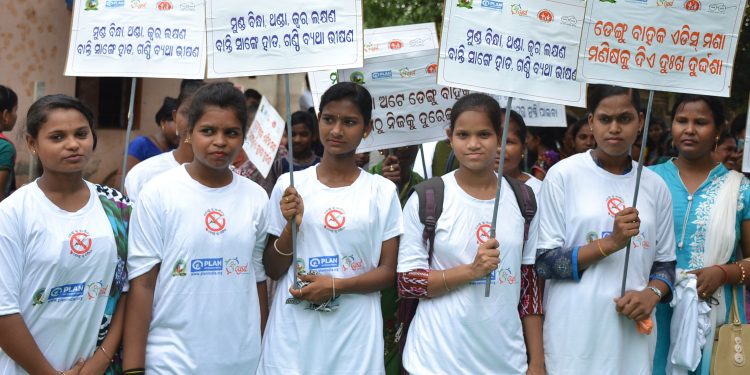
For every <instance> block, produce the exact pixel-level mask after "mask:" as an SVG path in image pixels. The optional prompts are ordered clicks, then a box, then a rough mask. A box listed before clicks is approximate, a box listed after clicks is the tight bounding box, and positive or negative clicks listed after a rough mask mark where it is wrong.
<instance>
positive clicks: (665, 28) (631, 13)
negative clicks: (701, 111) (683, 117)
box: [578, 0, 745, 96]
mask: <svg viewBox="0 0 750 375" xmlns="http://www.w3.org/2000/svg"><path fill="white" fill-rule="evenodd" d="M744 9H745V0H722V1H707V0H608V1H602V0H596V1H589V2H588V5H587V7H586V25H585V27H584V31H583V37H582V45H583V48H582V49H581V52H580V60H579V64H578V66H579V68H580V69H581V74H580V76H581V78H583V79H584V80H586V81H587V82H589V83H607V84H612V85H620V86H628V87H636V88H641V89H650V90H663V91H672V92H683V93H694V94H706V95H714V96H729V94H730V93H729V91H730V90H729V86H730V84H731V81H732V67H733V63H734V56H735V51H736V47H737V36H738V34H739V29H740V24H741V22H742V14H743V11H744Z"/></svg>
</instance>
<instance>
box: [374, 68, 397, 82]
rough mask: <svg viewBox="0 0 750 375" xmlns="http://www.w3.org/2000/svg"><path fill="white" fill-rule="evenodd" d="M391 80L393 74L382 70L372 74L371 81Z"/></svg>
mask: <svg viewBox="0 0 750 375" xmlns="http://www.w3.org/2000/svg"><path fill="white" fill-rule="evenodd" d="M389 78H393V72H391V71H390V70H382V71H379V72H372V79H375V80H377V79H389Z"/></svg>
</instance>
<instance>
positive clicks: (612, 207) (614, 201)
mask: <svg viewBox="0 0 750 375" xmlns="http://www.w3.org/2000/svg"><path fill="white" fill-rule="evenodd" d="M624 209H625V202H624V201H623V200H622V198H621V197H619V196H616V195H613V196H609V197H607V213H609V216H612V217H615V215H617V214H619V213H620V212H621V211H622V210H624Z"/></svg>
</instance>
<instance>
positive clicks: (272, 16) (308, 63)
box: [206, 0, 364, 78]
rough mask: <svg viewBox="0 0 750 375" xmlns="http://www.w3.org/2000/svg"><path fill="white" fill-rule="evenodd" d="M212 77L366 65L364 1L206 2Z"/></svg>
mask: <svg viewBox="0 0 750 375" xmlns="http://www.w3.org/2000/svg"><path fill="white" fill-rule="evenodd" d="M206 28H207V29H208V37H207V39H208V77H209V78H217V77H238V76H249V75H269V74H284V73H299V72H309V71H316V70H325V69H336V68H339V67H342V68H349V67H356V66H362V60H363V59H364V56H363V53H362V1H361V0H315V1H309V0H282V1H250V2H248V1H247V0H208V3H207V7H206Z"/></svg>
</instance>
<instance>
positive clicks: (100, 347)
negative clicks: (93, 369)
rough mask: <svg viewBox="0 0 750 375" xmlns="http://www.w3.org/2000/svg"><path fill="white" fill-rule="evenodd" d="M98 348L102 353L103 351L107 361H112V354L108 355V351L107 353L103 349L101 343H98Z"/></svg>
mask: <svg viewBox="0 0 750 375" xmlns="http://www.w3.org/2000/svg"><path fill="white" fill-rule="evenodd" d="M99 350H101V351H102V353H104V356H105V357H107V359H108V360H109V362H114V358H112V356H111V355H109V353H107V351H106V350H104V347H103V346H101V345H100V346H99Z"/></svg>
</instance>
